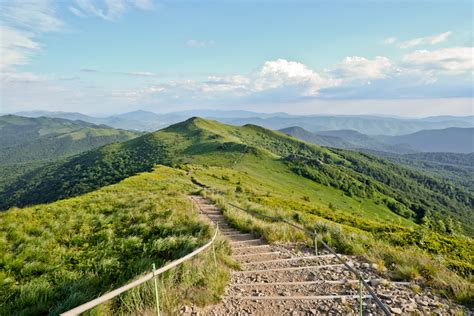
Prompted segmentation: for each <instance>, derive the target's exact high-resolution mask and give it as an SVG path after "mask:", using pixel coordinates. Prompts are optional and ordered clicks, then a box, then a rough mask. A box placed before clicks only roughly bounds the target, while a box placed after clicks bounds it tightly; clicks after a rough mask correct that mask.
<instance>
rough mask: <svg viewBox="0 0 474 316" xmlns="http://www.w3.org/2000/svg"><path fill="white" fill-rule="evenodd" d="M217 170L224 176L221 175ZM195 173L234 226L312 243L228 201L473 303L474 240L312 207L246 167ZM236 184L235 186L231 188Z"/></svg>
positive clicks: (391, 273) (398, 276) (286, 186)
mask: <svg viewBox="0 0 474 316" xmlns="http://www.w3.org/2000/svg"><path fill="white" fill-rule="evenodd" d="M247 170H248V169H247ZM222 174H226V175H228V177H227V178H226V179H222V177H221V175H222ZM259 176H260V175H259ZM194 177H195V178H196V179H197V180H198V181H200V182H202V183H204V184H206V185H207V186H208V188H207V189H205V190H203V193H202V194H203V195H205V196H207V197H209V198H211V199H212V200H213V201H215V202H216V203H217V204H218V205H220V207H221V208H223V209H224V215H225V216H226V217H227V218H228V220H229V221H231V222H232V223H234V225H235V226H236V227H238V228H239V229H242V230H244V231H253V232H255V233H257V234H259V235H261V236H262V237H264V238H265V239H267V240H268V241H270V242H276V241H280V242H288V241H300V242H305V243H306V244H311V243H312V241H311V240H309V238H308V237H307V236H304V234H303V235H302V233H301V231H299V230H296V229H293V228H291V227H289V226H288V225H286V224H284V223H279V222H271V221H267V220H262V219H260V218H257V217H254V216H251V215H249V214H248V213H246V212H244V211H241V210H238V209H236V208H233V207H232V206H231V205H230V204H229V202H231V203H233V204H237V205H240V206H242V207H244V208H246V209H249V210H252V211H254V212H257V213H260V214H263V215H270V216H274V217H280V218H284V219H286V220H288V221H291V222H294V223H295V224H298V225H302V226H304V227H305V228H306V229H308V230H310V231H315V232H316V233H318V235H319V238H321V239H322V240H324V241H325V242H326V243H327V244H329V245H330V246H331V247H333V248H334V249H336V250H337V251H338V252H340V253H344V254H351V255H356V256H360V257H362V258H363V259H364V260H367V261H369V262H372V263H376V264H377V266H378V267H379V272H380V273H382V274H384V275H385V276H386V277H387V278H391V279H393V280H403V281H411V282H414V283H415V284H418V285H421V286H426V287H430V288H433V290H434V291H437V292H438V293H439V294H441V295H443V296H445V297H447V298H451V299H453V300H455V301H456V302H458V303H461V304H464V305H467V306H473V305H474V294H473V293H474V283H473V278H472V271H473V266H474V265H473V264H474V260H473V259H474V257H473V250H472V249H473V246H474V244H473V242H472V240H471V239H470V238H468V237H465V236H444V235H440V234H438V233H435V232H431V231H426V230H424V229H423V227H420V226H417V227H416V229H413V228H412V227H401V226H398V225H394V224H386V223H384V222H383V221H381V222H380V223H375V224H374V225H373V226H372V222H371V221H370V220H367V219H366V218H363V217H361V218H360V221H359V219H358V218H357V217H354V216H350V215H349V216H347V217H346V215H345V214H344V212H343V211H339V210H337V211H335V210H331V209H329V208H328V209H320V210H317V211H313V209H312V208H311V206H310V205H311V204H312V202H309V203H308V201H307V198H301V197H302V196H303V197H305V196H306V195H304V194H302V192H301V191H298V189H299V188H298V187H296V186H292V185H291V183H289V182H287V183H280V185H281V189H280V188H279V187H278V186H277V185H278V183H275V182H266V181H265V179H264V178H262V177H256V176H255V174H251V173H250V172H249V173H246V172H244V173H240V174H239V173H238V172H236V171H235V169H234V170H227V169H225V168H204V169H200V168H197V167H196V169H195V173H194ZM237 186H238V187H239V190H236V189H235V188H236V187H237ZM270 188H271V190H270ZM339 219H341V220H340V221H339ZM348 219H350V220H348Z"/></svg>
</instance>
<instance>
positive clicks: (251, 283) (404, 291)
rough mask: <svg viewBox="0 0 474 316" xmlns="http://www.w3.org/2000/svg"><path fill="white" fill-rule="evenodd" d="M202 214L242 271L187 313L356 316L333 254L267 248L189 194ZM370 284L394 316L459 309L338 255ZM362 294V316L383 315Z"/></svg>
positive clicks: (353, 285) (355, 285) (354, 298)
mask: <svg viewBox="0 0 474 316" xmlns="http://www.w3.org/2000/svg"><path fill="white" fill-rule="evenodd" d="M192 199H193V200H194V202H195V203H196V205H197V206H198V207H199V209H200V210H201V212H202V213H203V214H204V215H206V216H207V217H208V218H209V219H210V220H211V221H212V222H213V223H215V224H218V225H219V230H220V231H221V234H222V235H223V236H224V237H225V238H226V239H227V240H228V242H229V244H230V245H231V247H232V256H233V258H234V259H235V260H236V261H238V262H239V263H240V266H241V270H240V271H233V272H232V274H231V280H230V283H229V285H228V287H227V288H226V291H225V295H224V297H223V299H222V302H221V303H220V304H217V305H212V306H207V307H205V308H198V307H190V306H183V308H182V309H181V313H182V314H186V315H326V314H332V315H340V314H344V315H347V314H358V313H359V310H360V301H359V295H360V293H359V282H358V280H356V279H355V276H354V275H353V274H352V273H351V272H350V271H349V270H348V269H347V268H345V267H344V266H343V265H342V264H341V263H340V262H339V261H338V260H337V258H335V256H334V255H331V254H328V253H326V252H319V253H318V255H315V254H314V252H313V253H312V251H311V250H310V249H307V248H306V247H304V246H302V245H297V244H285V245H280V244H271V245H270V244H268V243H267V242H266V241H265V240H263V239H261V238H259V237H258V236H257V235H254V234H251V233H243V232H240V231H239V230H237V229H235V228H233V227H232V226H231V225H230V224H229V223H228V222H227V221H226V219H225V218H224V216H223V215H222V214H221V212H220V210H219V209H218V208H217V207H216V206H215V205H213V204H211V203H210V202H209V201H208V200H206V199H204V198H202V197H200V196H193V197H192ZM341 256H342V257H343V258H344V259H345V260H346V261H347V262H348V263H349V264H350V265H352V266H353V267H354V268H355V269H356V270H357V271H359V272H360V273H361V274H362V276H363V277H364V279H366V281H367V282H368V283H369V284H371V286H372V287H373V288H374V290H375V291H376V293H377V294H378V296H379V298H380V299H381V300H382V301H383V303H384V304H385V305H386V306H387V307H388V308H389V310H390V311H391V313H392V314H432V313H434V314H443V315H451V314H454V312H455V310H456V309H458V308H459V307H458V306H453V305H452V304H451V306H450V304H449V303H448V302H447V301H446V300H444V299H441V298H437V297H435V296H433V295H431V293H430V292H429V291H425V292H422V293H418V294H416V293H414V292H413V291H412V290H411V288H410V286H409V284H406V283H394V282H389V281H388V280H385V279H382V278H381V277H380V276H378V275H377V272H376V268H377V267H376V266H373V265H369V264H367V263H364V262H360V260H358V259H357V258H355V257H351V256H344V255H341ZM367 294H368V293H366V291H363V292H362V297H363V304H362V310H363V314H364V315H382V314H383V313H382V311H381V310H380V309H379V308H378V307H377V305H376V304H375V302H374V300H373V299H372V297H371V296H370V295H367Z"/></svg>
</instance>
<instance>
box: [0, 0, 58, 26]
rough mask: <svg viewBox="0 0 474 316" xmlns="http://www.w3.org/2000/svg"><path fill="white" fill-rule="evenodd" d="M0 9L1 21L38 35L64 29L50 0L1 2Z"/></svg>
mask: <svg viewBox="0 0 474 316" xmlns="http://www.w3.org/2000/svg"><path fill="white" fill-rule="evenodd" d="M0 8H1V9H2V10H1V12H2V13H1V19H2V21H3V22H4V23H7V24H9V25H14V26H15V27H17V28H20V29H27V30H31V31H34V32H36V33H40V32H54V31H60V30H62V29H64V27H65V25H64V23H63V21H62V20H61V19H59V18H58V17H57V14H56V8H55V5H54V3H53V1H50V0H36V1H21V0H16V1H15V0H13V1H2V2H1V5H0Z"/></svg>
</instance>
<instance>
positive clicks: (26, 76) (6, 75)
mask: <svg viewBox="0 0 474 316" xmlns="http://www.w3.org/2000/svg"><path fill="white" fill-rule="evenodd" d="M1 77H2V78H1V81H2V82H3V83H14V82H21V83H28V82H30V83H31V82H44V81H46V80H47V78H46V77H44V76H39V75H37V74H34V73H31V72H2V76H1Z"/></svg>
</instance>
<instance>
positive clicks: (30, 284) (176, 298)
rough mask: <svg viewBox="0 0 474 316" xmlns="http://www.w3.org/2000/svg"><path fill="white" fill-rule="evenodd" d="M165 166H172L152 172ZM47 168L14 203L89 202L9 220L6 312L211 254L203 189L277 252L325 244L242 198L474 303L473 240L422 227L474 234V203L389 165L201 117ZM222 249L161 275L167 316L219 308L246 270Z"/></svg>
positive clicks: (67, 301) (0, 295)
mask: <svg viewBox="0 0 474 316" xmlns="http://www.w3.org/2000/svg"><path fill="white" fill-rule="evenodd" d="M305 161H306V162H305ZM156 164H165V165H168V167H164V166H158V167H156V169H155V171H153V172H146V173H145V172H144V171H151V170H152V168H153V166H156ZM391 169H394V170H391ZM44 170H45V172H44V173H41V172H40V173H35V174H34V179H33V180H31V179H30V180H31V181H30V182H27V183H26V184H28V186H26V185H25V183H19V184H17V187H15V186H13V187H12V191H11V193H12V194H10V195H9V197H8V199H10V201H7V202H6V205H10V204H11V203H13V202H14V203H17V202H21V203H23V205H24V204H29V203H37V202H38V201H51V200H56V199H59V198H67V197H70V196H76V197H74V198H67V199H64V200H61V201H57V202H54V203H51V204H41V205H36V206H31V207H26V208H22V209H18V208H11V209H9V210H8V211H7V212H4V213H1V214H0V220H1V222H2V225H1V227H0V248H1V249H5V251H4V252H3V253H2V257H1V258H0V284H2V286H1V287H0V305H1V307H0V314H11V313H13V312H16V313H20V314H25V315H26V314H45V313H48V312H49V313H51V314H57V313H59V312H60V311H63V310H67V309H69V308H72V307H74V306H76V305H78V304H80V303H83V302H86V301H88V300H90V299H91V298H94V297H96V296H98V295H100V294H101V293H104V292H106V291H109V290H111V289H113V288H116V287H118V286H120V285H122V284H124V283H126V282H128V281H129V280H132V279H134V278H136V277H137V276H139V275H141V274H143V273H144V272H147V271H149V270H150V267H151V264H152V263H157V265H158V266H161V265H163V264H165V262H167V261H170V260H173V259H176V258H179V257H181V256H183V255H185V254H187V253H189V252H190V251H192V249H195V248H196V247H198V246H199V245H202V244H203V243H204V242H205V241H206V240H208V239H209V238H210V235H211V229H210V227H209V225H208V224H207V223H206V222H204V221H202V220H201V219H199V217H197V215H196V212H193V211H192V205H191V203H190V201H189V200H188V199H187V197H186V195H187V194H189V193H191V192H195V191H196V189H197V186H199V184H201V185H204V186H205V189H204V190H203V194H205V195H206V196H208V197H210V198H211V199H212V200H214V201H215V202H216V203H217V204H218V205H220V206H221V207H222V208H223V210H224V215H225V216H226V217H227V218H228V220H229V221H231V222H232V223H234V225H235V226H237V227H239V228H240V229H242V230H244V231H254V232H256V233H258V234H259V235H261V236H262V237H264V238H265V239H267V240H268V241H270V242H277V241H283V242H285V241H302V242H305V243H307V244H308V245H309V244H311V242H312V241H311V240H309V239H308V237H307V236H305V235H304V234H302V233H301V232H300V231H297V230H294V229H293V228H290V227H288V226H286V225H282V224H279V223H275V222H269V221H265V220H261V219H257V218H254V217H252V216H249V215H248V214H246V213H244V212H242V211H240V210H236V209H235V208H232V207H231V206H230V204H229V202H230V203H234V204H237V205H240V206H242V207H244V208H247V209H251V210H253V211H255V212H258V213H261V214H267V215H271V216H278V217H281V218H284V219H286V220H289V221H293V222H295V223H298V224H299V225H303V226H304V227H305V228H307V229H309V230H315V231H317V232H318V233H319V235H320V236H321V238H323V240H324V241H326V242H327V243H328V244H330V245H331V246H332V247H333V248H335V249H337V250H338V251H339V252H342V253H347V254H354V255H358V256H362V257H364V258H365V259H367V260H369V261H370V262H374V263H377V264H378V266H380V268H381V271H382V272H383V273H386V276H387V277H391V278H394V279H402V280H413V281H415V282H417V283H418V284H420V285H424V286H432V287H434V288H435V289H436V290H437V291H439V292H440V293H442V294H445V295H446V296H448V297H451V298H453V299H456V300H457V301H458V302H462V303H464V304H466V305H472V302H473V296H472V293H474V290H473V282H472V273H473V271H474V253H473V252H474V251H473V249H474V243H473V241H472V239H471V238H470V237H467V236H466V235H463V234H461V233H460V232H458V231H451V232H450V233H448V232H447V231H446V230H444V231H443V232H440V231H437V230H435V229H432V228H433V227H432V226H429V225H425V224H424V225H420V224H418V222H419V221H420V219H422V218H416V217H413V215H414V214H415V212H418V213H416V215H417V216H420V215H423V214H424V213H423V212H425V211H426V210H430V211H432V212H433V213H435V212H436V214H438V215H439V214H443V212H444V213H449V214H451V213H452V214H454V215H456V216H458V217H459V216H462V215H463V214H468V215H467V216H466V217H465V218H466V223H464V227H467V228H468V229H472V227H471V226H472V225H470V224H469V221H468V220H467V219H469V218H470V216H472V214H471V215H469V214H470V213H466V212H467V211H470V210H471V209H469V205H470V204H469V203H471V202H470V201H472V197H471V196H470V195H469V194H467V193H466V192H464V191H463V190H461V189H459V188H456V187H454V186H451V184H449V183H448V184H446V183H440V182H437V180H434V179H431V178H428V177H426V176H424V175H422V174H413V173H412V172H411V171H409V170H405V169H401V168H399V167H397V166H395V165H390V164H389V163H386V162H384V161H381V160H379V159H376V158H370V157H368V156H365V155H363V154H357V153H351V152H347V151H340V150H337V151H336V150H329V149H326V148H320V147H317V146H311V145H308V144H305V143H301V142H299V141H297V140H295V139H292V138H290V137H288V136H285V135H283V134H280V133H275V132H272V131H268V130H265V129H263V128H260V127H256V126H244V127H232V126H227V125H222V124H219V123H217V122H213V121H205V120H202V119H191V120H188V121H186V122H183V123H180V124H176V125H174V126H171V127H169V128H167V129H164V130H161V131H158V132H156V133H151V134H147V135H145V136H143V137H139V138H136V139H134V140H132V141H129V142H126V143H120V144H113V145H109V146H105V147H102V148H101V149H99V150H95V151H90V152H88V153H86V154H83V155H80V156H77V157H74V158H72V159H70V160H68V161H66V162H65V163H60V164H58V166H48V167H45V168H44ZM139 172H144V173H141V174H140V173H139ZM397 173H400V175H398V174H397ZM132 175H135V176H132ZM124 178H126V179H125V180H123V179H124ZM25 181H26V180H25ZM119 181H121V182H119ZM425 182H426V183H425ZM113 183H117V184H114V185H110V184H113ZM16 188H18V190H16ZM52 188H54V189H52ZM98 188H101V189H98ZM93 190H95V191H93ZM90 191H93V192H91V193H87V194H83V193H84V192H90ZM81 194H82V195H81ZM3 196H5V195H3ZM20 200H21V201H20ZM408 207H410V210H408ZM397 212H398V213H397ZM399 214H400V215H399ZM407 214H408V215H407ZM433 220H434V219H433ZM436 220H438V219H436ZM440 226H441V225H440ZM219 249H221V250H219V251H218V253H219V265H218V268H217V270H211V268H212V266H213V261H212V260H211V259H210V258H209V257H206V256H205V255H204V257H200V258H199V259H196V260H195V261H196V262H195V263H196V266H194V267H189V266H188V265H184V266H182V267H180V268H179V269H176V270H173V272H171V273H170V274H169V275H165V276H163V278H162V279H160V284H161V285H160V288H161V289H162V290H163V291H162V292H161V294H160V295H161V296H162V297H161V301H162V302H163V307H164V309H165V310H167V311H169V312H174V311H175V309H176V308H178V306H177V305H179V304H178V303H177V302H180V304H181V302H186V301H187V300H191V301H193V302H194V303H197V304H205V303H210V302H215V301H216V300H217V299H218V296H219V294H220V293H221V291H222V288H223V284H225V282H226V278H227V274H226V273H227V272H226V269H227V267H234V268H238V266H237V265H236V264H235V263H234V262H232V261H231V260H230V259H229V258H228V257H227V256H226V251H228V248H227V246H225V245H222V247H221V248H219ZM226 249H227V250H226ZM209 260H211V261H210V262H209ZM383 267H385V268H386V271H385V269H383ZM212 271H214V272H212ZM175 283H177V284H175ZM152 301H153V297H152V295H151V292H150V284H147V285H144V286H143V287H140V288H138V289H136V290H134V291H132V292H129V293H126V294H124V295H123V296H121V297H120V298H118V299H117V300H114V301H112V302H110V303H109V305H106V306H101V307H98V309H97V310H95V311H93V313H98V314H107V313H110V314H114V313H118V314H129V313H134V312H135V311H143V310H147V308H150V304H152ZM147 306H148V307H147Z"/></svg>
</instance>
